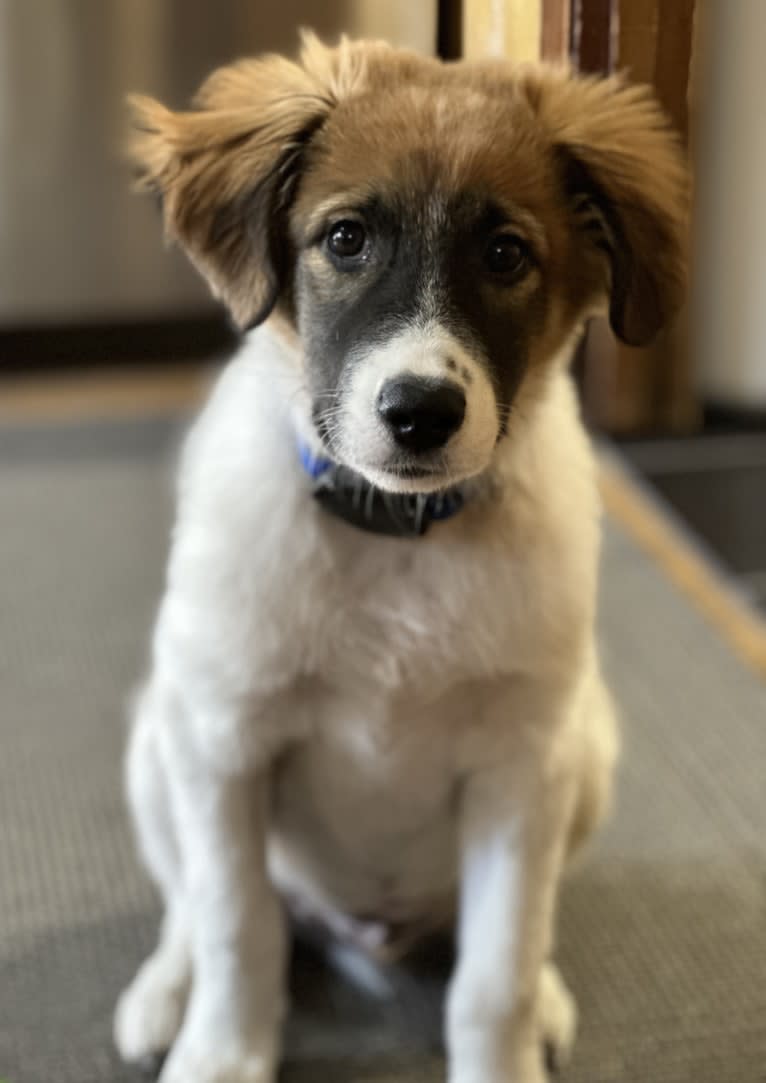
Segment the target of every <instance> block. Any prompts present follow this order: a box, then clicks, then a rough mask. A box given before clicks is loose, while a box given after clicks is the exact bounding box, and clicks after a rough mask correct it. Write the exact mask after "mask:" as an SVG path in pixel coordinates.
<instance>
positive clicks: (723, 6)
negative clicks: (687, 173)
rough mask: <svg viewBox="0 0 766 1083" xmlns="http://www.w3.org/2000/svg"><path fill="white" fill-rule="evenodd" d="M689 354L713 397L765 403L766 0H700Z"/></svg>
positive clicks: (728, 402)
mask: <svg viewBox="0 0 766 1083" xmlns="http://www.w3.org/2000/svg"><path fill="white" fill-rule="evenodd" d="M705 14H706V15H707V18H708V25H707V27H706V31H705V35H704V36H705V58H704V66H705V70H706V78H705V79H704V84H705V85H704V88H703V89H702V90H701V94H702V97H703V100H702V102H701V106H702V108H701V109H700V130H699V133H698V150H697V178H698V184H697V207H698V220H697V244H696V248H697V251H696V260H695V276H696V289H695V312H694V316H695V343H694V346H695V357H696V361H697V374H698V375H697V379H698V385H699V390H700V392H701V393H702V395H703V397H704V398H705V399H707V400H708V401H710V402H713V403H716V404H720V405H723V406H729V407H745V408H750V409H766V51H765V50H766V0H733V2H726V0H706V3H705Z"/></svg>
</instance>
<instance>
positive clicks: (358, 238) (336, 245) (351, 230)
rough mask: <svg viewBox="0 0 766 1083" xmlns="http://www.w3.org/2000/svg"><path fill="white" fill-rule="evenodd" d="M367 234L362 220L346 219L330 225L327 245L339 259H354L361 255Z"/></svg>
mask: <svg viewBox="0 0 766 1083" xmlns="http://www.w3.org/2000/svg"><path fill="white" fill-rule="evenodd" d="M366 240H367V234H366V233H365V231H364V226H363V225H362V224H361V223H360V222H354V221H352V220H351V219H344V220H343V221H342V222H336V223H335V225H333V226H331V227H330V232H329V233H328V234H327V247H328V248H329V249H330V251H331V252H332V254H333V255H334V256H335V257H337V259H354V258H355V257H356V256H359V255H361V253H362V251H363V249H364V245H365V242H366Z"/></svg>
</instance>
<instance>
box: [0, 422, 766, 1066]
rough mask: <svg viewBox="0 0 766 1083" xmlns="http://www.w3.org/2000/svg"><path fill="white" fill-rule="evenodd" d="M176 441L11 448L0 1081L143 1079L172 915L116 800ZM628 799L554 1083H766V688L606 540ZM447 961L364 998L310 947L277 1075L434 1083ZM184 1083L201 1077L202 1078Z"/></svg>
mask: <svg viewBox="0 0 766 1083" xmlns="http://www.w3.org/2000/svg"><path fill="white" fill-rule="evenodd" d="M173 440H174V437H173V430H172V426H169V425H168V424H166V423H163V422H158V423H157V424H153V423H151V422H148V423H147V424H145V425H140V426H139V425H128V424H123V425H105V426H90V427H89V428H88V429H87V430H84V431H76V430H70V431H69V432H61V431H59V432H56V431H51V430H41V431H39V432H34V431H31V430H24V431H17V432H13V431H10V430H7V429H6V430H5V431H4V432H2V433H0V524H1V527H0V737H1V739H2V744H1V745H0V1078H1V1079H4V1080H7V1081H8V1083H128V1081H129V1080H131V1079H135V1078H136V1077H135V1076H134V1075H133V1073H131V1072H129V1071H128V1070H126V1069H125V1068H123V1067H122V1066H121V1065H120V1064H119V1063H118V1061H117V1059H116V1057H115V1055H114V1053H113V1051H112V1048H111V1039H110V1016H111V1011H112V1006H113V1002H114V1000H115V997H116V995H117V993H118V990H119V989H120V988H121V986H122V985H123V983H124V982H125V981H126V980H127V979H128V978H129V977H130V976H131V973H132V971H133V970H134V968H135V966H136V964H137V963H138V961H139V960H140V959H141V957H142V956H143V955H144V953H145V952H146V951H147V949H148V948H149V946H150V944H151V941H152V938H153V935H154V930H155V923H156V919H157V908H156V902H155V899H154V896H153V894H152V891H151V889H150V887H149V885H148V884H147V882H146V880H145V879H144V877H143V876H142V874H141V873H140V871H139V869H138V866H137V864H136V862H135V859H134V855H133V849H132V846H131V842H130V838H129V835H128V829H127V821H126V816H125V813H124V810H123V803H122V797H121V792H120V754H121V749H122V746H123V737H124V733H123V730H124V725H123V702H124V700H125V696H126V693H127V691H128V690H129V689H130V688H131V686H132V685H133V683H134V682H135V680H136V678H137V676H138V675H139V673H140V671H141V669H142V665H143V661H144V658H145V652H146V643H147V634H148V630H149V626H150V621H151V618H152V613H153V609H154V606H155V603H156V600H157V597H158V592H159V589H160V584H161V576H162V562H163V554H164V549H165V544H166V531H167V525H168V514H169V512H168V496H169V489H170V485H169V476H170V472H169V469H168V465H167V463H168V459H169V456H168V452H167V449H168V447H169V446H170V445H172V443H173ZM603 579H604V586H603V599H602V609H601V628H602V638H603V644H604V652H605V657H606V665H607V669H608V671H609V673H610V675H611V678H612V681H613V684H614V687H615V689H616V691H617V694H618V697H619V700H620V702H621V704H622V708H623V712H624V716H625V717H624V729H625V757H624V763H623V768H622V777H621V784H620V793H619V807H618V810H617V813H616V816H615V817H614V820H613V822H612V824H611V826H610V828H609V829H608V830H607V831H606V833H605V834H604V835H603V836H602V838H601V840H600V842H599V844H598V846H597V847H596V848H595V850H594V851H593V852H592V854H591V856H590V858H589V860H588V861H587V863H586V864H585V865H583V867H582V868H581V869H579V870H578V872H577V873H576V874H575V875H573V877H572V878H571V880H570V881H569V882H568V884H567V887H566V889H565V892H564V897H563V902H562V914H561V922H560V953H559V954H560V960H561V963H562V968H563V970H564V973H565V975H566V976H567V978H568V980H569V981H570V983H571V985H572V986H573V988H574V990H575V991H576V993H577V995H578V998H579V1002H580V1007H581V1012H582V1029H581V1035H580V1041H579V1043H578V1046H577V1051H576V1057H575V1061H574V1063H573V1065H572V1066H571V1068H569V1069H568V1070H567V1071H566V1073H564V1076H563V1081H564V1083H586V1081H587V1083H602V1081H603V1083H628V1081H633V1083H758V1081H764V1080H766V779H765V775H766V689H764V686H763V685H762V684H760V683H759V682H758V681H757V680H756V678H755V677H754V676H753V675H752V674H751V673H750V672H748V671H747V670H746V669H744V668H743V666H742V665H741V664H740V662H739V661H738V660H737V659H736V658H735V657H734V656H733V655H732V654H731V653H730V652H729V651H728V649H727V648H726V647H725V646H724V645H723V644H722V642H721V641H720V640H719V638H718V637H717V634H716V633H715V632H714V631H713V630H711V629H710V628H709V627H708V626H707V625H706V624H705V623H704V622H703V621H702V619H701V618H700V617H699V616H698V615H697V614H696V613H695V612H694V610H693V609H692V608H691V607H690V605H689V603H688V602H687V600H686V599H685V598H683V597H682V596H680V595H679V594H677V593H676V592H675V591H674V589H673V588H672V587H671V586H669V584H668V583H667V582H666V581H665V580H664V579H663V577H662V576H661V574H660V573H659V572H658V571H657V569H656V568H655V567H654V566H653V565H652V564H651V563H650V562H649V561H648V560H647V558H646V557H644V556H643V555H642V554H641V553H640V552H639V551H638V550H637V549H636V548H635V547H634V545H633V543H632V542H631V541H630V540H628V539H627V538H626V537H625V536H623V535H622V534H621V533H620V531H619V530H617V529H616V528H615V527H613V526H610V527H609V529H608V532H607V544H606V552H605V560H604V576H603ZM444 968H445V961H444V958H443V956H442V957H440V956H439V953H438V952H437V953H436V955H435V956H434V955H433V954H432V956H431V958H425V957H424V958H423V959H421V960H420V962H419V964H418V967H417V968H416V969H415V970H414V971H413V972H411V973H410V974H408V975H400V976H399V977H397V978H396V979H395V980H394V987H395V989H396V996H394V997H393V998H392V999H391V1000H390V1001H388V1002H387V1003H384V1004H379V1003H375V1002H372V1001H367V1000H365V999H364V998H363V997H360V996H359V995H358V994H357V993H356V992H354V991H352V990H349V989H348V988H347V987H345V986H344V985H343V983H342V982H341V981H340V980H338V979H336V978H334V977H333V976H332V975H330V974H328V973H327V971H326V970H325V969H324V968H323V967H322V965H321V963H320V962H319V961H318V960H316V959H312V957H311V956H310V955H307V954H303V955H301V956H299V958H298V959H297V960H296V966H295V973H294V978H293V985H294V988H295V994H294V999H295V1008H294V1013H293V1018H292V1020H291V1024H290V1031H289V1039H288V1064H287V1067H286V1071H285V1081H286V1083H325V1081H326V1083H373V1081H375V1083H394V1081H400V1083H404V1081H405V1080H406V1081H407V1083H415V1081H418V1083H420V1081H422V1083H429V1081H431V1080H433V1081H436V1080H441V1079H442V1078H443V1074H442V1065H441V1061H440V1058H439V1050H438V1035H439V1001H440V996H441V990H442V980H443V974H444ZM190 1083H193V1081H190Z"/></svg>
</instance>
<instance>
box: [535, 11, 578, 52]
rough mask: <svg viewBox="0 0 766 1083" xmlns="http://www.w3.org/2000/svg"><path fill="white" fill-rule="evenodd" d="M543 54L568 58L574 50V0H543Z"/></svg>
mask: <svg viewBox="0 0 766 1083" xmlns="http://www.w3.org/2000/svg"><path fill="white" fill-rule="evenodd" d="M540 45H541V48H540V51H541V55H542V57H543V59H544V60H566V59H567V58H568V57H569V55H570V53H571V51H572V0H543V28H542V40H541V43H540Z"/></svg>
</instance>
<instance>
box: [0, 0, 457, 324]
mask: <svg viewBox="0 0 766 1083" xmlns="http://www.w3.org/2000/svg"><path fill="white" fill-rule="evenodd" d="M436 7H437V4H436V0H417V2H416V3H415V2H412V0H385V2H383V0H321V2H319V0H313V2H312V0H279V2H276V3H275V2H273V0H268V2H267V0H0V329H2V328H6V327H17V326H30V325H33V326H34V325H40V324H45V323H56V324H61V323H70V322H71V323H74V324H82V323H87V322H89V321H105V320H111V319H116V320H120V321H125V320H126V319H132V318H136V319H152V318H157V317H161V316H165V315H172V316H177V315H182V314H183V313H184V312H189V311H195V312H199V311H200V309H202V308H204V307H206V306H208V305H210V304H211V303H212V302H211V301H210V300H209V299H208V295H207V291H206V289H205V288H204V286H203V285H202V284H201V283H200V282H199V281H198V280H197V277H196V276H195V275H194V273H193V272H192V271H191V270H190V269H189V268H188V267H187V265H186V263H185V261H184V260H183V258H182V257H181V256H180V254H179V253H177V252H170V253H168V252H166V251H165V250H164V249H163V245H162V237H161V229H160V223H159V217H158V215H157V211H156V208H155V207H154V206H153V205H152V203H151V200H148V199H146V198H144V199H138V198H136V197H135V196H133V195H132V194H131V193H130V176H129V172H128V169H127V167H126V166H125V164H124V162H123V161H122V160H121V158H120V150H119V148H120V144H121V140H122V137H123V133H124V124H125V113H124V104H123V102H124V97H125V94H126V93H127V92H128V91H129V90H140V91H144V92H147V93H150V94H155V95H157V96H158V97H161V98H162V99H164V100H165V101H167V102H168V103H169V104H171V105H173V106H175V107H181V106H182V105H184V104H185V103H186V102H187V101H188V99H189V97H190V96H191V94H192V93H193V91H194V90H195V89H196V87H197V86H198V85H199V83H200V82H201V80H202V79H203V78H204V76H205V75H206V74H207V72H208V71H209V70H210V69H211V68H213V67H214V66H216V65H218V64H221V63H224V62H226V61H227V60H232V59H234V58H236V57H238V56H241V55H243V54H248V53H255V52H259V51H262V50H264V49H277V50H281V51H287V52H291V53H294V52H295V50H296V47H297V30H298V27H301V26H308V27H311V28H313V29H315V30H317V31H319V32H320V33H321V34H323V35H325V36H327V37H329V38H333V37H337V35H338V34H339V33H340V32H341V31H346V32H348V33H350V34H353V35H368V36H376V37H385V38H388V39H389V40H391V41H393V42H395V43H397V44H403V45H409V46H411V47H413V48H417V49H419V50H421V51H424V52H433V51H434V49H435V45H436V33H437V25H436Z"/></svg>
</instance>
